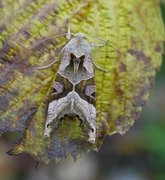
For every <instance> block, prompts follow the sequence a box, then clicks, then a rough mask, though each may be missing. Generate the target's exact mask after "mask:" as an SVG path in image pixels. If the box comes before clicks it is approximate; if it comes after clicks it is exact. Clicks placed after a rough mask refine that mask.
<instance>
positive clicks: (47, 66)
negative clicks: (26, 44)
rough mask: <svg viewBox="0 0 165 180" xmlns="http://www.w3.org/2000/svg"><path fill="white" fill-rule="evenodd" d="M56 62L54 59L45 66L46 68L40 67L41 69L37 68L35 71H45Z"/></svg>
mask: <svg viewBox="0 0 165 180" xmlns="http://www.w3.org/2000/svg"><path fill="white" fill-rule="evenodd" d="M57 61H58V60H57V59H55V60H54V61H53V62H51V63H50V64H48V65H46V66H42V67H38V68H37V70H43V69H47V68H49V67H51V66H53V64H55V63H56V62H57Z"/></svg>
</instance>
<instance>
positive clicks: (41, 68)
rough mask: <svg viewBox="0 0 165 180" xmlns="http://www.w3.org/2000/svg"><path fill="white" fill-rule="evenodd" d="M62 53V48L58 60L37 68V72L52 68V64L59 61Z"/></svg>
mask: <svg viewBox="0 0 165 180" xmlns="http://www.w3.org/2000/svg"><path fill="white" fill-rule="evenodd" d="M63 51H64V48H62V49H61V51H60V53H59V57H58V59H55V60H54V61H53V62H51V63H50V64H48V65H46V66H42V67H38V68H37V70H43V69H47V68H49V67H51V66H53V64H55V63H56V62H57V61H59V59H60V57H61V55H62V53H63Z"/></svg>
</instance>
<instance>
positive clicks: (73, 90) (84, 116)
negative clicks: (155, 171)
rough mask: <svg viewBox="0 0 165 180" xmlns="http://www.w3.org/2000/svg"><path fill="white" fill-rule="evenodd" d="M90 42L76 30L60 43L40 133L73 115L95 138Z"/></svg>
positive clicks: (90, 137) (93, 139) (91, 140)
mask: <svg viewBox="0 0 165 180" xmlns="http://www.w3.org/2000/svg"><path fill="white" fill-rule="evenodd" d="M92 94H95V81H94V70H93V63H92V59H91V46H90V44H89V43H88V42H87V41H86V40H85V39H84V36H83V35H82V34H81V33H77V34H76V35H75V36H74V37H73V38H72V39H71V40H70V41H69V42H68V43H67V44H66V45H65V46H64V47H63V55H62V58H61V63H60V66H59V69H58V71H57V77H56V78H55V82H54V86H53V88H52V92H51V97H52V98H51V101H50V103H49V106H48V111H47V118H46V124H45V131H44V136H45V137H49V136H50V135H51V133H52V131H53V130H56V128H58V126H59V123H60V120H61V119H63V118H64V116H77V117H78V118H79V119H80V120H81V121H82V122H83V124H84V129H85V131H87V133H88V136H89V138H88V141H89V142H90V143H95V139H96V102H95V96H92Z"/></svg>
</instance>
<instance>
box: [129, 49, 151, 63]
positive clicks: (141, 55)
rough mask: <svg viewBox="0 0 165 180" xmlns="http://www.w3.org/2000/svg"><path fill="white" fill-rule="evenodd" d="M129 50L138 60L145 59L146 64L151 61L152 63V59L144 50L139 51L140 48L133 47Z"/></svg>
mask: <svg viewBox="0 0 165 180" xmlns="http://www.w3.org/2000/svg"><path fill="white" fill-rule="evenodd" d="M128 52H129V53H130V54H131V55H133V56H135V57H136V59H137V60H139V61H143V62H144V64H145V65H146V66H148V65H149V63H150V61H151V58H150V57H148V56H146V55H145V54H144V52H142V51H138V50H133V49H129V50H128Z"/></svg>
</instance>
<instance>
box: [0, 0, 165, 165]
mask: <svg viewBox="0 0 165 180" xmlns="http://www.w3.org/2000/svg"><path fill="white" fill-rule="evenodd" d="M13 7H14V8H13ZM0 8H1V10H2V11H0V12H2V14H3V16H1V17H3V19H0V32H1V34H0V132H1V133H4V132H5V131H21V132H23V136H22V138H21V139H20V140H19V142H18V143H17V144H16V145H15V147H14V148H13V149H12V150H11V151H10V152H9V153H10V154H19V153H29V154H30V155H32V156H34V158H36V159H38V160H43V161H45V162H49V161H50V160H52V159H55V160H60V159H63V158H65V156H68V155H72V156H73V157H74V158H76V157H77V156H80V155H81V154H82V153H84V152H86V151H88V150H89V149H92V148H93V149H96V148H97V147H99V146H100V144H101V142H102V140H103V138H104V136H105V135H106V134H109V135H112V134H114V133H120V134H124V133H125V132H126V131H127V130H128V129H129V128H130V126H132V125H133V123H134V121H135V120H136V119H137V118H138V117H139V115H140V112H141V110H142V106H144V104H145V102H146V100H147V98H148V93H149V89H150V88H151V87H152V86H153V82H154V76H155V73H156V70H158V69H159V67H160V64H161V54H162V51H163V43H162V42H163V41H164V37H165V36H164V29H163V23H162V19H161V14H160V8H159V2H158V1H157V0H146V1H142V0H139V1H134V0H125V1H123V0H118V1H115V0H109V1H106V0H103V1H101V0H98V1H91V0H81V1H80V0H79V1H75V0H70V1H58V2H54V1H53V0H46V1H43V0H37V1H25V0H23V1H19V2H18V1H16V0H9V1H6V2H5V1H2V2H1V4H0ZM12 9H13V10H12ZM68 17H70V19H71V30H72V32H73V33H77V32H82V33H84V34H89V35H86V38H87V40H88V41H89V42H90V43H93V41H96V40H95V38H92V37H90V34H91V35H92V36H96V37H99V38H101V39H103V40H105V41H107V42H108V43H107V45H106V46H104V47H99V48H97V49H94V51H93V61H94V62H95V64H97V65H98V66H100V67H102V68H104V69H105V70H107V71H108V72H106V73H105V72H104V71H100V70H97V69H96V70H95V80H96V88H97V99H96V102H97V129H98V130H97V133H98V137H97V138H98V140H97V143H96V145H94V146H93V147H91V145H89V144H88V143H87V141H86V138H87V137H86V133H85V132H83V130H82V128H81V126H80V122H79V120H77V119H66V120H64V121H63V122H62V125H61V126H60V128H59V129H58V130H57V131H56V132H54V134H53V137H51V138H50V139H47V140H45V139H44V137H43V131H44V126H45V117H46V110H47V104H48V99H49V94H50V89H51V85H52V82H53V79H54V78H55V76H56V72H57V69H58V64H55V65H54V66H53V67H52V68H49V69H46V70H42V71H39V70H37V69H36V68H37V67H39V66H43V65H45V64H48V63H50V62H52V60H54V59H55V58H58V55H59V51H60V49H61V48H62V46H64V45H65V44H66V38H65V37H60V38H53V39H50V40H48V41H45V42H43V43H40V44H38V45H37V46H35V47H33V45H34V44H36V43H37V42H39V41H41V40H43V39H44V38H46V37H48V36H51V35H54V34H59V33H63V32H66V31H67V23H66V22H67V18H68ZM97 42H98V43H99V41H97ZM27 47H31V50H29V49H28V48H27Z"/></svg>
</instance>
